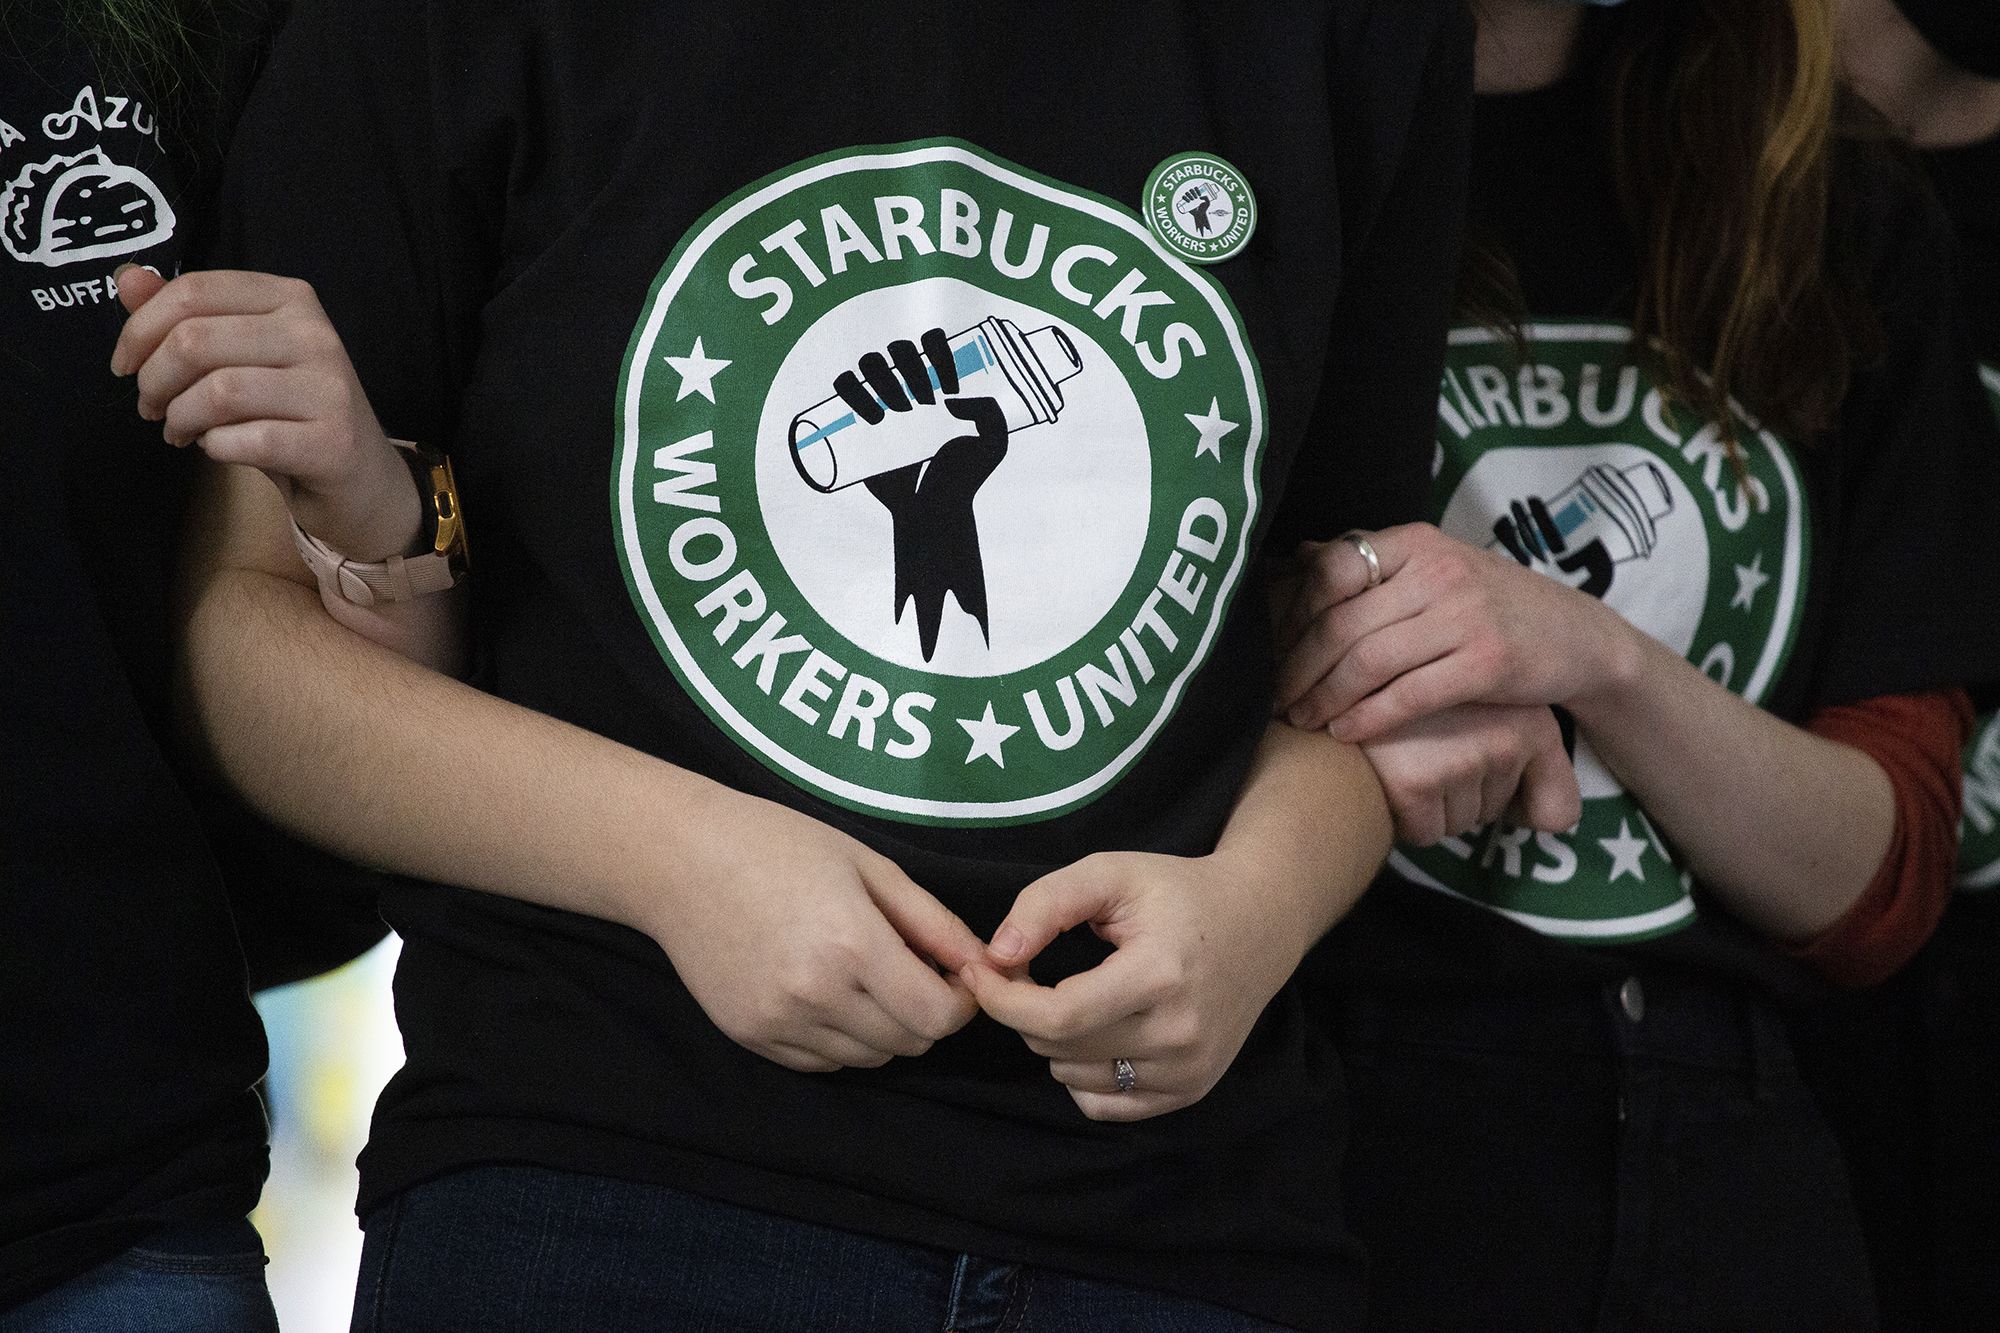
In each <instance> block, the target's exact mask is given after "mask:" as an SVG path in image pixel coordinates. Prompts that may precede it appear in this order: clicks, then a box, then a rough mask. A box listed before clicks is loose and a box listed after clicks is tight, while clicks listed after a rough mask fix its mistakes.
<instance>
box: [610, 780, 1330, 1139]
mask: <svg viewBox="0 0 2000 1333" xmlns="http://www.w3.org/2000/svg"><path fill="white" fill-rule="evenodd" d="M745 802H748V803H749V804H747V805H746V804H744V803H745ZM691 817H700V818H703V819H704V820H706V821H708V822H710V823H711V824H712V826H713V827H714V828H715V829H716V830H717V831H718V832H719V833H720V834H721V835H722V836H719V837H717V838H716V839H715V841H714V842H713V843H712V844H711V845H712V846H713V847H714V848H715V854H714V855H713V857H712V859H709V858H705V859H704V860H705V863H703V864H696V865H690V866H689V867H687V869H688V871H689V873H688V874H687V875H686V876H684V877H683V879H684V882H685V883H686V884H687V885H689V886H690V890H689V892H687V893H676V894H669V895H665V896H661V897H656V898H654V899H652V900H651V901H652V903H653V904H654V905H653V906H652V907H651V908H649V909H648V912H647V914H646V915H644V916H643V918H642V919H641V920H640V921H639V923H638V924H639V925H640V926H641V928H643V929H644V930H646V932H647V933H648V934H649V935H651V936H652V937H653V938H654V939H655V940H656V941H657V942H658V943H659V944H660V945H661V947H662V948H663V949H664V950H665V951H666V953H667V955H668V957H669V958H670V959H672V961H673V963H674V966H675V968H676V970H677V971H678V972H679V974H680V976H681V980H682V982H683V983H684V984H685V985H686V986H687V987H688V990H689V992H690V993H691V994H692V995H693V996H694V998H695V1000H696V1001H697V1002H698V1003H699V1004H700V1005H701V1006H702V1009H703V1011H704V1012H706V1013H707V1014H708V1016H709V1017H710V1019H712V1020H713V1021H714V1022H715V1024H716V1025H717V1026H718V1027H719V1028H720V1029H721V1030H722V1031H723V1032H724V1033H725V1034H726V1035H727V1036H729V1037H730V1038H731V1039H732V1040H734V1041H736V1042H737V1043H739V1044H740V1045H742V1046H745V1047H747V1048H748V1049H750V1050H752V1051H755V1052H756V1053H757V1054H759V1055H762V1056H764V1057H765V1058H767V1059H770V1060H774V1061H776V1062H777V1063H779V1064H782V1065H785V1066H786V1067H788V1068H791V1069H797V1070H801V1071H806V1072H826V1071H829V1070H833V1069H837V1068H841V1067H846V1066H857V1067H865V1068H874V1067H877V1066H880V1065H883V1064H886V1063H888V1061H890V1060H891V1059H893V1058H895V1057H897V1056H915V1055H920V1054H922V1053H923V1052H924V1051H926V1050H928V1049H929V1048H930V1047H931V1045H932V1044H933V1043H935V1042H937V1041H940V1040H942V1039H943V1038H945V1037H947V1036H949V1035H951V1034H952V1033H954V1032H956V1031H958V1030H959V1029H960V1028H962V1027H963V1026H964V1025H965V1024H966V1023H967V1022H969V1021H971V1019H972V1017H973V1016H974V1015H975V1014H976V1013H978V1012H979V1011H980V1009H982V1008H983V1009H984V1010H985V1011H986V1012H987V1013H988V1014H990V1015H991V1016H992V1017H993V1018H995V1019H996V1020H998V1021H999V1022H1001V1023H1003V1024H1005V1025H1006V1026H1008V1027H1011V1028H1013V1029H1014V1030H1016V1031H1017V1032H1019V1033H1020V1034H1021V1035H1022V1037H1023V1038H1024V1039H1025V1040H1026V1042H1027V1044H1028V1046H1029V1047H1030V1048H1031V1049H1032V1050H1034V1051H1035V1052H1036V1053H1037V1054H1039V1055H1041V1056H1042V1057H1043V1058H1045V1059H1047V1060H1048V1061H1049V1063H1050V1069H1051V1072H1052V1073H1053V1074H1054V1076H1055V1078H1056V1079H1057V1081H1059V1082H1061V1083H1062V1084H1064V1085H1065V1086H1066V1087H1067V1088H1068V1089H1069V1091H1070V1095H1071V1096H1072V1097H1073V1098H1074V1099H1075V1101H1076V1103H1077V1105H1078V1106H1079V1107H1080V1108H1082V1110H1083V1112H1084V1114H1086V1115H1088V1116H1090V1117H1092V1118H1093V1119H1100V1120H1137V1119H1142V1118H1144V1117H1147V1116H1153V1115H1159V1114H1161V1113H1163V1112H1166V1111H1171V1110H1175V1109H1177V1108H1179V1107H1182V1106H1186V1105H1188V1104H1190V1103H1192V1102H1194V1101H1197V1100H1199V1099H1200V1098H1201V1097H1202V1096H1203V1095H1204V1094H1206V1093H1207V1092H1208V1090H1209V1089H1210V1088H1212V1087H1213V1086H1214V1085H1215V1082H1216V1080H1217V1079H1219V1078H1221V1076H1222V1074H1223V1071H1224V1070H1226V1069H1227V1068H1228V1067H1229V1064H1230V1061H1231V1060H1233V1059H1234V1058H1235V1055H1236V1052H1237V1050H1238V1049H1239V1048H1240V1047H1241V1046H1242V1044H1243V1041H1244V1039H1245V1038H1246V1037H1247V1036H1248V1035H1249V1032H1250V1029H1251V1027H1252V1026H1253V1025H1254V1024H1255V1023H1256V1021H1257V1018H1258V1015H1259V1014H1260V1013H1261V1012H1262V1011H1263V1008H1264V1005H1265V1004H1266V1003H1267V1002H1268V1000H1269V999H1270V997H1271V996H1272V995H1273V994H1275V993H1276V992H1277V990H1278V988H1279V987H1280V986H1281V985H1282V984H1283V983H1284V980H1285V978H1286V977H1287V976H1289V975H1290V974H1291V972H1292V970H1293V968H1295V967H1296V966H1297V964H1298V962H1299V959H1300V957H1302V956H1303V954H1304V949H1305V944H1306V943H1308V942H1309V941H1307V940H1304V939H1300V940H1298V941H1296V947H1292V946H1291V945H1289V944H1288V945H1287V946H1285V947H1279V948H1272V947H1270V945H1271V941H1272V938H1273V933H1272V932H1271V931H1269V930H1262V929H1261V928H1260V922H1259V921H1258V920H1256V919H1255V917H1256V914H1246V913H1243V912H1240V911H1232V910H1230V906H1229V903H1230V901H1231V900H1232V899H1236V898H1240V897H1241V896H1242V893H1241V892H1239V891H1241V890H1243V889H1244V887H1245V886H1246V885H1249V884H1254V883H1255V878H1254V876H1255V868H1254V867H1251V866H1245V865H1238V864H1236V863H1235V862H1232V861H1230V860H1228V859H1226V858H1224V857H1222V856H1221V855H1220V854H1217V855H1212V856H1208V857H1200V858H1183V857H1175V856H1158V855H1149V854H1144V853H1128V852H1118V853H1102V854H1099V855H1096V856H1091V857H1087V858H1085V859H1084V860H1082V861H1079V862H1077V863H1075V864H1074V865H1070V866H1065V867H1064V868H1062V869H1060V870H1057V871H1055V872H1053V873H1051V874H1048V875H1045V876H1043V877H1042V878H1041V879H1039V880H1036V881H1035V882H1034V883H1033V884H1030V885H1029V886H1028V887H1027V888H1026V889H1024V890H1023V891H1022V892H1021V894H1020V896H1019V897H1018V899H1017V900H1016V901H1015V903H1014V906H1013V909H1012V911H1011V912H1010V913H1009V915H1008V917H1007V920H1006V921H1005V923H1003V924H1002V925H1001V926H1000V928H999V929H998V930H997V931H996V932H995V934H994V939H993V941H992V943H991V945H990V946H989V945H988V944H987V943H985V942H983V941H981V940H980V939H979V938H978V937H977V936H976V935H974V934H973V933H972V931H971V930H970V929H969V928H968V927H967V926H966V925H965V923H964V922H962V921H960V920H959V918H958V917H957V916H955V915H953V914H952V912H951V911H950V910H949V909H948V908H946V907H945V906H944V904H943V903H941V902H939V901H938V900H937V899H936V898H935V897H934V896H932V895H931V894H930V893H928V892H926V891H925V890H924V889H922V888H921V887H919V886H918V885H917V884H916V883H915V882H913V881H912V880H911V879H910V878H909V877H908V876H907V875H905V874H904V873H903V872H902V870H901V869H900V868H898V867H897V866H896V865H895V863H894V862H892V861H890V860H889V859H888V858H887V857H884V856H882V855H880V854H879V853H877V852H875V851H873V850H871V849H869V848H867V847H865V846H863V845H862V844H861V843H859V842H857V841H856V840H854V839H852V838H850V837H848V836H847V835H846V834H843V833H841V832H839V831H837V830H835V829H832V828H829V827H828V826H826V825H824V824H821V823H819V822H818V821H816V820H813V819H811V818H809V817H807V816H805V815H803V814H800V813H798V812H797V811H793V810H789V809H786V808H785V807H782V806H777V805H774V804H771V803H769V802H764V801H754V800H752V798H747V797H738V796H736V795H735V794H730V795H728V796H726V797H724V798H723V805H722V808H721V809H720V810H719V811H718V812H715V813H713V814H708V815H691ZM745 817H747V819H748V821H750V822H746V823H744V824H743V825H742V826H741V827H740V828H736V827H735V826H734V825H735V821H736V820H737V819H739V818H745ZM745 847H754V848H755V849H756V850H755V852H754V854H750V855H746V854H744V852H743V850H742V849H743V848H745ZM808 885H809V886H811V890H810V892H805V891H802V889H803V886H808ZM1086 924H1087V925H1089V926H1090V928H1091V929H1092V930H1094V931H1095V932H1096V933H1097V934H1098V935H1099V936H1100V937H1102V938H1103V939H1105V940H1106V941H1108V942H1109V943H1111V944H1112V945H1114V946H1116V948H1115V951H1114V952H1113V953H1112V954H1111V955H1110V957H1109V958H1107V959H1106V960H1105V961H1103V962H1102V963H1100V964H1099V965H1098V966H1096V967H1094V968H1091V969H1090V970H1088V971H1086V972H1082V973H1079V974H1077V975H1075V976H1072V977H1069V978H1067V979H1066V980H1064V981H1062V982H1060V983H1058V984H1057V985H1055V986H1042V985H1040V984H1038V983H1036V982H1035V981H1033V980H1032V979H1031V978H1029V977H1028V975H1027V966H1028V963H1029V962H1030V961H1031V960H1032V959H1033V958H1034V956H1035V955H1036V954H1038V953H1040V952H1041V950H1042V949H1044V948H1045V947H1047V945H1048V944H1049V942H1050V941H1052V940H1053V939H1055V937H1056V936H1057V935H1059V934H1061V933H1062V932H1063V931H1065V930H1068V929H1070V928H1072V927H1076V926H1082V925H1086ZM1262 924H1268V923H1262ZM1118 1059H1125V1060H1129V1061H1131V1062H1132V1064H1133V1067H1134V1073H1135V1076H1136V1078H1137V1080H1138V1084H1137V1086H1136V1087H1135V1088H1134V1089H1133V1090H1131V1091H1129V1092H1123V1093H1121V1092H1119V1091H1117V1089H1116V1083H1115V1076H1114V1074H1113V1062H1114V1061H1115V1060H1118Z"/></svg>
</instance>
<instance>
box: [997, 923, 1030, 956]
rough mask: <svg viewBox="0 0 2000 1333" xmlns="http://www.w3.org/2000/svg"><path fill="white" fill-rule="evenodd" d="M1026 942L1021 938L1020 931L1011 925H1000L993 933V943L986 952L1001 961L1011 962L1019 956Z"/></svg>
mask: <svg viewBox="0 0 2000 1333" xmlns="http://www.w3.org/2000/svg"><path fill="white" fill-rule="evenodd" d="M1026 944H1027V941H1026V940H1024V939H1022V938H1021V932H1020V931H1018V930H1016V929H1014V928H1013V927H1012V926H1002V927H1000V929H999V930H998V931H996V932H995V933H994V936H993V943H992V945H991V946H989V948H988V950H987V952H989V953H991V954H992V955H993V956H994V957H995V958H998V959H999V960H1000V961H1001V962H1003V963H1011V962H1013V961H1014V960H1015V959H1016V958H1019V957H1020V956H1021V950H1022V948H1023V947H1025V946H1026Z"/></svg>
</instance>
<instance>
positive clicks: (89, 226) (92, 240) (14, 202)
mask: <svg viewBox="0 0 2000 1333" xmlns="http://www.w3.org/2000/svg"><path fill="white" fill-rule="evenodd" d="M174 221H175V219H174V210H173V207H172V206H171V205H170V204H168V203H167V200H166V197H165V196H164V195H162V194H161V193H160V190H159V187H158V186H156V185H154V184H153V182H152V181H150V180H148V179H147V178H146V176H145V174H144V173H142V172H140V171H139V170H137V169H136V168H133V167H127V166H121V165H119V164H118V163H116V162H113V161H111V160H110V159H109V158H108V157H106V156H105V155H104V151H103V150H102V149H101V148H89V149H86V150H84V151H83V152H81V153H75V154H72V155H69V156H61V155H58V156H56V157H51V158H49V159H48V160H47V161H44V162H36V163H32V164H30V165H29V166H27V167H24V168H23V169H22V170H21V171H20V173H19V174H17V175H16V176H15V177H14V178H13V179H12V180H10V181H8V182H7V186H6V188H5V190H0V245H4V246H5V247H6V250H7V253H8V254H10V255H12V256H13V257H14V258H16V259H19V260H22V261H24V262H26V263H32V264H46V265H48V266H49V267H51V268H56V267H60V266H61V265H64V264H75V263H79V262H81V261H83V260H86V259H104V258H108V257H110V256H112V255H125V254H132V253H134V252H135V251H139V250H144V249H146V248H148V247H149V246H153V245H157V244H159V243H160V242H161V241H164V240H166V239H167V238H168V237H170V236H172V235H173V231H174Z"/></svg>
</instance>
